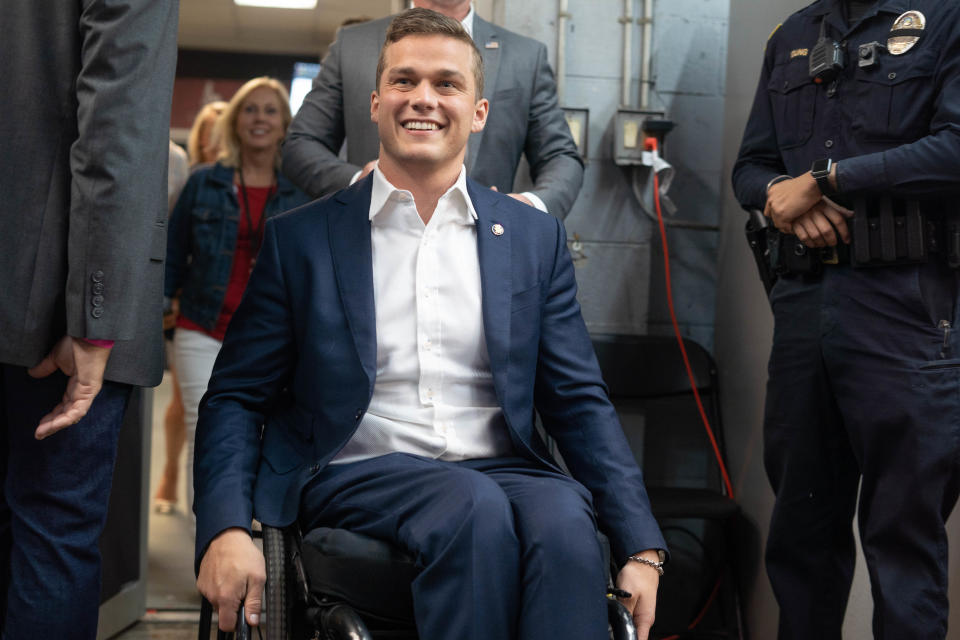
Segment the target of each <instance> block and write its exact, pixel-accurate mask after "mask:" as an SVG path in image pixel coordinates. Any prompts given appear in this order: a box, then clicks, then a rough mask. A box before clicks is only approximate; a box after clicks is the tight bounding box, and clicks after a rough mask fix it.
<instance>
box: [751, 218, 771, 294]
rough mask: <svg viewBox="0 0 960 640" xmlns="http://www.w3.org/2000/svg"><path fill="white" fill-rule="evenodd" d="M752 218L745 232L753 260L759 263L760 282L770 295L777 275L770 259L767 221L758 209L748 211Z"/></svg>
mask: <svg viewBox="0 0 960 640" xmlns="http://www.w3.org/2000/svg"><path fill="white" fill-rule="evenodd" d="M747 212H748V213H749V214H750V218H749V219H748V220H747V224H746V227H745V229H744V232H745V233H746V236H747V244H748V245H750V251H751V252H752V253H753V259H754V261H755V262H756V263H757V271H758V272H759V273H760V281H761V282H763V288H764V289H766V291H767V295H769V294H770V291H771V289H773V285H774V284H776V282H777V273H776V271H775V270H774V269H773V267H772V266H771V265H772V264H774V263H773V262H772V261H771V257H770V243H769V242H768V239H769V234H768V232H767V219H766V218H765V217H764V216H763V213H762V212H760V211H759V210H757V209H749V210H748V211H747Z"/></svg>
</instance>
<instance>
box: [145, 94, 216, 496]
mask: <svg viewBox="0 0 960 640" xmlns="http://www.w3.org/2000/svg"><path fill="white" fill-rule="evenodd" d="M226 108H227V103H226V102H224V101H223V100H216V101H214V102H208V103H207V104H205V105H203V107H202V108H201V109H200V111H199V112H198V113H197V116H196V117H195V118H194V119H193V126H191V127H190V134H189V136H188V137H187V153H186V158H185V159H186V160H187V163H188V165H189V167H190V168H193V167H196V166H197V165H200V164H209V163H211V162H215V161H216V159H217V155H218V154H219V153H220V146H219V144H217V140H216V137H215V136H214V135H213V130H214V127H215V126H216V123H217V119H218V118H219V117H220V115H221V114H222V113H223V111H224V110H225V109H226ZM170 144H171V148H172V147H173V146H176V145H174V143H173V142H171V143H170ZM177 149H179V147H177ZM180 153H183V152H182V151H181V152H180ZM172 175H173V172H172V171H171V176H172ZM186 181H187V176H186V175H184V177H183V181H182V182H180V183H179V185H178V186H177V188H176V189H175V192H174V193H172V194H171V197H172V198H173V200H172V201H171V203H170V210H171V211H173V206H174V205H175V204H176V202H177V200H178V199H179V196H180V192H181V191H182V190H183V187H184V185H185V184H186ZM168 186H169V185H168ZM168 191H170V189H168ZM176 308H177V303H176V301H174V303H173V305H172V308H171V309H170V313H167V314H165V315H164V317H163V329H164V333H165V334H166V335H165V337H166V340H165V341H164V345H165V346H166V352H167V367H168V368H169V369H170V378H171V383H172V385H173V395H172V397H171V398H170V404H168V405H167V410H166V411H165V412H164V415H163V435H164V440H165V445H166V446H165V450H164V454H165V456H164V458H165V460H164V464H163V470H162V472H161V474H160V481H159V483H158V484H157V492H156V493H155V494H154V496H153V505H154V509H155V510H156V512H157V513H159V514H162V515H169V514H172V513H173V510H174V507H175V506H176V504H177V480H178V478H179V475H180V473H179V471H180V466H179V463H180V452H181V451H183V443H184V439H185V438H186V424H185V422H184V414H185V411H184V407H183V396H182V395H181V394H180V384H179V382H178V381H177V372H176V367H175V366H174V362H173V349H172V348H171V342H172V339H173V331H174V326H175V325H176V313H177V312H176Z"/></svg>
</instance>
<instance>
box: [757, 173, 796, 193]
mask: <svg viewBox="0 0 960 640" xmlns="http://www.w3.org/2000/svg"><path fill="white" fill-rule="evenodd" d="M784 180H793V178H792V177H791V176H777V177H775V178H773V179H772V180H770V182H768V183H767V188H766V190H765V191H764V193H769V192H770V187H772V186H773V185H775V184H777V183H778V182H783V181H784Z"/></svg>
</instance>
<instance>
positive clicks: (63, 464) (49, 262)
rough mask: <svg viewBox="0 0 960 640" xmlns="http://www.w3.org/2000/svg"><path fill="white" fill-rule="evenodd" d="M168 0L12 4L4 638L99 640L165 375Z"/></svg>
mask: <svg viewBox="0 0 960 640" xmlns="http://www.w3.org/2000/svg"><path fill="white" fill-rule="evenodd" d="M176 31H177V3H176V2H175V1H174V0H111V1H107V0H74V1H73V2H62V1H59V0H32V1H30V2H13V3H5V4H4V7H3V33H4V35H3V37H2V38H0V60H3V64H2V65H0V86H3V87H4V90H3V92H2V93H0V108H2V111H3V114H4V116H3V118H0V194H3V196H2V197H3V201H2V203H0V227H2V229H3V232H2V233H0V273H2V274H3V278H4V285H3V287H2V288H0V297H2V304H0V481H2V483H3V484H2V489H0V636H2V637H3V638H9V639H11V640H12V639H15V638H26V637H36V638H93V637H94V635H95V634H96V629H97V611H98V606H99V597H100V555H99V551H98V541H99V537H100V533H101V531H102V529H103V523H104V519H105V517H106V511H107V502H108V497H109V493H110V482H111V478H112V475H113V463H114V460H115V457H116V447H117V437H118V434H119V429H120V424H121V421H122V418H123V413H124V409H125V407H126V403H127V399H128V397H129V394H130V390H131V385H155V384H157V383H158V382H159V381H160V377H161V373H162V370H161V359H160V354H161V332H160V318H161V310H160V306H161V297H162V296H161V289H160V287H161V284H162V278H163V263H162V260H163V256H164V242H165V239H166V232H165V229H164V224H165V220H166V200H165V194H166V166H167V140H168V134H169V126H170V98H171V93H172V86H173V72H174V67H175V59H176Z"/></svg>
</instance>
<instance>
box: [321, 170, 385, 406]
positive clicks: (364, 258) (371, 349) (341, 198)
mask: <svg viewBox="0 0 960 640" xmlns="http://www.w3.org/2000/svg"><path fill="white" fill-rule="evenodd" d="M372 184H373V180H372V177H371V176H367V178H365V179H364V180H361V181H360V182H358V183H357V184H355V185H354V186H353V187H351V188H349V189H345V190H343V191H341V192H339V193H338V194H337V195H336V196H334V197H335V199H336V201H337V202H338V203H340V204H341V207H340V208H339V209H338V210H334V211H333V212H331V214H330V216H329V218H328V220H329V222H328V224H329V240H330V253H331V255H332V256H333V268H334V273H335V274H336V278H337V287H338V289H339V290H340V300H341V301H342V303H343V309H344V313H345V314H346V316H347V325H348V326H349V327H350V333H351V334H352V335H353V341H354V343H355V344H356V347H357V354H358V355H359V356H360V363H361V364H362V365H363V370H364V372H365V373H366V374H367V379H368V380H369V381H370V384H371V388H372V385H373V381H374V379H375V378H376V373H377V326H376V324H377V318H376V310H375V307H374V300H373V261H372V250H371V244H370V217H369V214H370V191H371V186H372Z"/></svg>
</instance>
